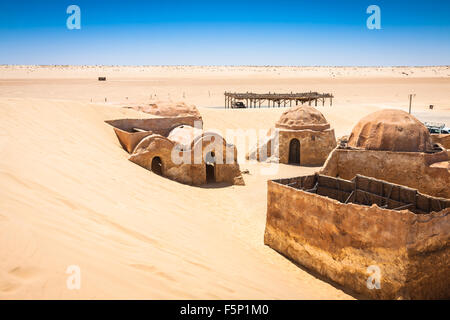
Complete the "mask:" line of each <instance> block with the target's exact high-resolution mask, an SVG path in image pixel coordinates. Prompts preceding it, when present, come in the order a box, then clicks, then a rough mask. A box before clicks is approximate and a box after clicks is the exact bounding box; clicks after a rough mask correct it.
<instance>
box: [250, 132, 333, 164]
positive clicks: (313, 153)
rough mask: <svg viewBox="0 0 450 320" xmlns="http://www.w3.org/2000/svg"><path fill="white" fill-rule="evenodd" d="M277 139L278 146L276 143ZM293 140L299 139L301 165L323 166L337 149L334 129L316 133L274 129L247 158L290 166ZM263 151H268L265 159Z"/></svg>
mask: <svg viewBox="0 0 450 320" xmlns="http://www.w3.org/2000/svg"><path fill="white" fill-rule="evenodd" d="M277 137H278V145H277V143H276V142H277ZM292 139H297V140H298V141H299V142H300V165H306V166H308V165H310V166H321V165H323V163H324V162H325V160H326V159H327V157H328V155H329V153H330V152H331V151H332V150H333V149H334V148H335V147H336V138H335V135H334V130H333V129H327V130H323V131H315V130H309V129H305V130H286V129H278V128H272V129H270V130H269V132H268V133H267V138H266V140H265V141H263V142H262V144H261V146H257V147H254V148H253V149H252V150H251V151H250V152H249V153H248V154H247V156H246V157H247V159H257V160H259V161H266V159H267V158H270V162H277V161H279V162H280V163H285V164H288V163H289V145H290V142H291V140H292ZM272 146H273V150H272ZM261 150H266V153H267V157H264V151H261ZM272 151H273V152H272ZM277 154H278V157H277V156H276V155H277ZM261 155H262V157H261Z"/></svg>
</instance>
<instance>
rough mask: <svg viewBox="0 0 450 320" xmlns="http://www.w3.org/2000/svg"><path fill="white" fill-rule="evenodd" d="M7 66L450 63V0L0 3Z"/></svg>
mask: <svg viewBox="0 0 450 320" xmlns="http://www.w3.org/2000/svg"><path fill="white" fill-rule="evenodd" d="M71 4H75V5H78V6H79V7H80V9H81V29H80V30H68V29H67V27H66V20H67V18H68V17H69V15H68V14H67V13H66V9H67V7H68V6H69V5H71ZM371 4H375V5H378V6H379V7H380V9H381V27H382V29H381V30H369V29H368V28H367V27H366V20H367V18H368V17H369V14H367V13H366V9H367V7H368V6H369V5H371ZM0 64H90V65H99V64H105V65H302V66H303V65H305V66H316V65H328V66H334V65H349V66H354V65H367V66H374V65H376V66H378V65H450V1H447V0H428V1H425V0H423V1H417V0H409V1H396V0H382V1H378V0H370V1H366V0H359V1H352V0H317V1H306V0H304V1H303V0H297V1H292V0H290V1H287V0H276V1H275V0H272V1H266V0H259V1H246V0H241V1H236V0H228V1H219V0H209V1H204V0H191V1H175V0H160V1H153V0H148V1H144V0H141V1H137V0H128V1H115V0H109V1H103V0H101V1H95V0H71V1H65V0H55V1H45V0H14V1H12V0H7V1H6V0H0Z"/></svg>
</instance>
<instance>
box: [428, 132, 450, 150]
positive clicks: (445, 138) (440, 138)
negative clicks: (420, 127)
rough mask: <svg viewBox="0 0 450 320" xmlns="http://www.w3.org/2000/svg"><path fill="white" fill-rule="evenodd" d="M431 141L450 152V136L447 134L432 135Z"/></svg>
mask: <svg viewBox="0 0 450 320" xmlns="http://www.w3.org/2000/svg"><path fill="white" fill-rule="evenodd" d="M431 140H432V141H433V142H434V143H437V144H440V145H441V146H443V147H444V148H445V149H447V150H450V134H448V133H446V134H444V133H440V134H438V133H432V134H431Z"/></svg>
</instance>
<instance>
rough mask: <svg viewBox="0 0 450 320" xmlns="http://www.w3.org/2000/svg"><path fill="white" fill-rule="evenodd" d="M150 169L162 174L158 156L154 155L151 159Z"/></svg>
mask: <svg viewBox="0 0 450 320" xmlns="http://www.w3.org/2000/svg"><path fill="white" fill-rule="evenodd" d="M152 171H153V172H154V173H156V174H157V175H160V176H162V161H161V158H160V157H154V158H153V159H152Z"/></svg>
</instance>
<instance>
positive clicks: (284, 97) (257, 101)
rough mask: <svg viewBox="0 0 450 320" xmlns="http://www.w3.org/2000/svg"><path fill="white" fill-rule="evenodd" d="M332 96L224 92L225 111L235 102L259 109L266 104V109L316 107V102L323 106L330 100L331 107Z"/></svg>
mask: <svg viewBox="0 0 450 320" xmlns="http://www.w3.org/2000/svg"><path fill="white" fill-rule="evenodd" d="M333 98H334V97H333V95H332V94H331V93H318V92H304V93H292V92H291V93H270V92H269V93H253V92H247V93H236V92H234V93H233V92H225V109H228V108H233V106H234V104H235V103H236V102H244V103H245V107H246V108H261V105H264V104H265V103H267V106H268V107H271V106H272V107H292V102H294V103H295V105H298V103H299V102H300V103H301V104H304V103H306V102H307V103H308V104H309V105H311V103H312V102H314V105H315V106H317V101H319V102H320V101H321V102H322V106H324V105H325V100H326V99H330V106H332V105H333Z"/></svg>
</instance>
